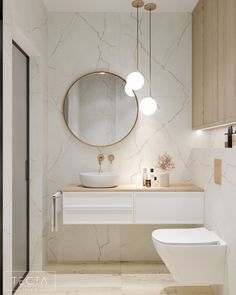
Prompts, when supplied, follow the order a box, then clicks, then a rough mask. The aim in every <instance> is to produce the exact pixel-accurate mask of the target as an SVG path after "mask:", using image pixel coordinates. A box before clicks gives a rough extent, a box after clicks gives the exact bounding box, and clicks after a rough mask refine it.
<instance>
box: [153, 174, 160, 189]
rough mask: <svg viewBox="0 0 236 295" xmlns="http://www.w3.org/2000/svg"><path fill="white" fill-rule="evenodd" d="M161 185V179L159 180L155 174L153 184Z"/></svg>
mask: <svg viewBox="0 0 236 295" xmlns="http://www.w3.org/2000/svg"><path fill="white" fill-rule="evenodd" d="M158 185H159V181H158V180H157V177H156V176H154V182H153V186H154V187H157V186H158Z"/></svg>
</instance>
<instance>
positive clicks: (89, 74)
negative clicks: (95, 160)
mask: <svg viewBox="0 0 236 295" xmlns="http://www.w3.org/2000/svg"><path fill="white" fill-rule="evenodd" d="M101 73H105V74H111V75H114V76H116V77H118V78H120V79H121V80H123V81H124V82H125V83H126V80H125V79H124V78H122V77H121V76H119V75H117V74H115V73H112V72H108V71H95V72H90V73H87V74H84V75H82V76H80V77H79V78H77V79H76V80H75V81H74V82H73V83H72V84H71V85H70V86H69V88H68V89H67V91H66V94H65V96H64V99H63V106H62V113H63V119H64V122H65V125H66V126H67V129H68V130H69V131H70V133H71V134H72V135H73V136H74V137H75V138H76V139H78V140H79V141H80V142H81V143H83V144H86V145H88V146H91V147H97V148H99V147H101V148H103V147H109V146H113V145H115V144H118V143H120V142H121V141H123V140H124V139H125V138H126V137H128V136H129V135H130V133H131V132H132V131H133V129H134V127H135V125H136V123H137V121H138V114H139V103H138V98H137V95H136V93H135V92H134V91H133V92H134V97H131V99H132V98H133V99H135V100H136V106H137V114H136V118H135V120H134V124H133V126H132V127H131V129H130V130H129V132H128V133H127V134H126V135H125V136H124V137H122V138H121V139H120V140H118V141H116V142H114V143H111V144H107V145H94V144H90V143H87V142H85V141H83V140H82V139H80V138H79V137H78V136H76V135H75V134H74V133H73V132H72V130H71V129H70V127H69V125H68V123H67V121H66V119H65V114H64V109H65V102H66V99H67V96H68V93H69V91H70V89H71V88H72V87H73V86H74V84H75V83H76V82H78V81H79V80H80V79H82V78H84V77H87V76H91V75H95V74H101Z"/></svg>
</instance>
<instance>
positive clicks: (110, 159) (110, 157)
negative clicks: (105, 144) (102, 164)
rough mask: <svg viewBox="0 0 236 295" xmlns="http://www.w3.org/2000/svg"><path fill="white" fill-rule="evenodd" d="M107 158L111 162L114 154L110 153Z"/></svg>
mask: <svg viewBox="0 0 236 295" xmlns="http://www.w3.org/2000/svg"><path fill="white" fill-rule="evenodd" d="M107 158H108V160H109V161H110V163H111V164H112V162H113V161H114V160H115V156H114V155H112V154H110V155H109V156H108V157H107Z"/></svg>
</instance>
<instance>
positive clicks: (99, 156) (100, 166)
mask: <svg viewBox="0 0 236 295" xmlns="http://www.w3.org/2000/svg"><path fill="white" fill-rule="evenodd" d="M97 159H98V163H99V170H98V172H99V173H101V172H102V161H103V160H104V155H103V154H99V155H98V157H97Z"/></svg>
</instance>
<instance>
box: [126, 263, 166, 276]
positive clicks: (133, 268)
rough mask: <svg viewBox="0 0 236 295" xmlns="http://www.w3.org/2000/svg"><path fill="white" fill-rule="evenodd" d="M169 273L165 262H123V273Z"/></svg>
mask: <svg viewBox="0 0 236 295" xmlns="http://www.w3.org/2000/svg"><path fill="white" fill-rule="evenodd" d="M158 273H169V271H168V269H167V267H166V266H165V264H163V263H145V262H121V274H158Z"/></svg>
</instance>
